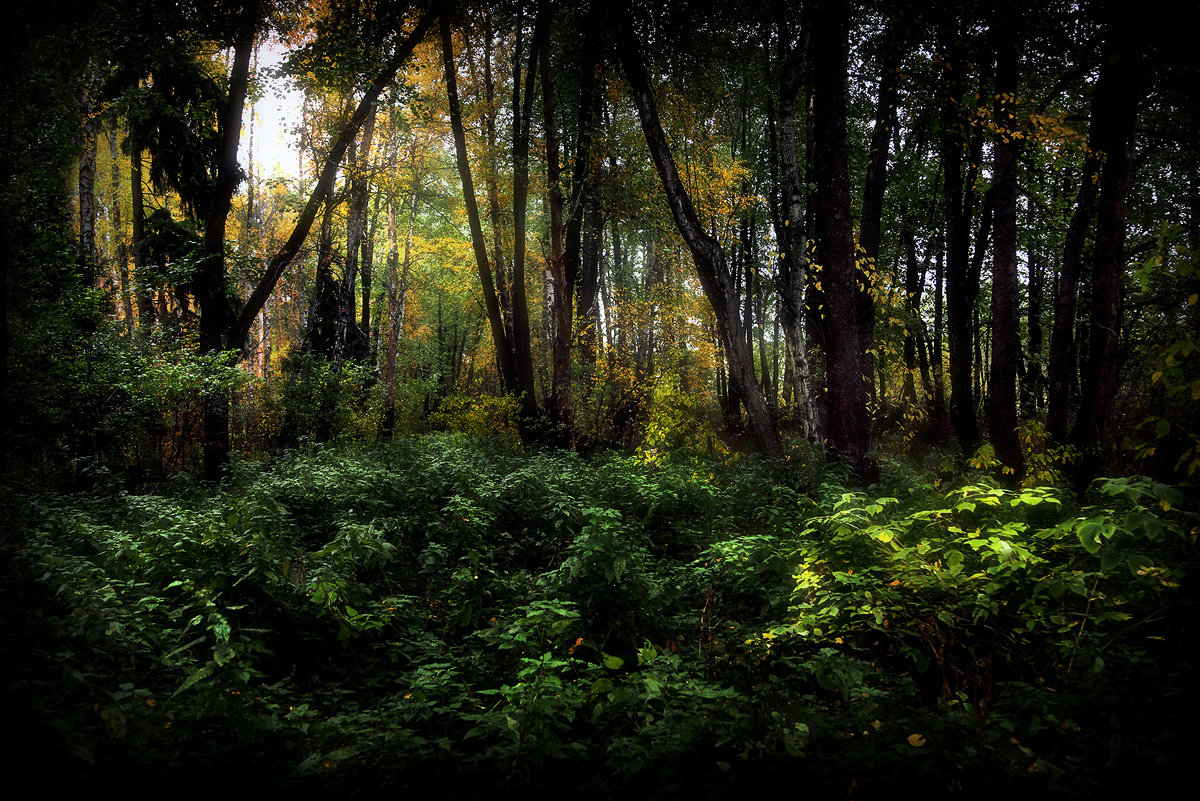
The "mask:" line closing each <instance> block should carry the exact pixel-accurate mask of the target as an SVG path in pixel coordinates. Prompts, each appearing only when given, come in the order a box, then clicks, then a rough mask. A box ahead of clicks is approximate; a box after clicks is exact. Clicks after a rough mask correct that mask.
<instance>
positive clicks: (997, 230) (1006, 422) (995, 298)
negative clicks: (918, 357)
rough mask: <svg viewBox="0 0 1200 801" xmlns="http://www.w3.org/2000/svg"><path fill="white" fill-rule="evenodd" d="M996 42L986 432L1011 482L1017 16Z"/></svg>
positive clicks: (1017, 338)
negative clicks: (991, 258) (990, 320)
mask: <svg viewBox="0 0 1200 801" xmlns="http://www.w3.org/2000/svg"><path fill="white" fill-rule="evenodd" d="M1001 13H1002V14H1003V13H1004V12H1001ZM996 32H997V35H998V36H997V39H998V41H997V44H996V59H997V67H996V101H995V111H994V119H995V122H996V136H995V142H994V144H993V145H992V153H993V157H994V160H995V161H994V168H993V174H992V190H991V191H992V192H994V202H995V209H994V212H993V215H994V217H993V221H992V229H993V234H992V236H993V242H994V247H993V260H992V358H991V369H990V375H989V377H988V396H987V397H988V405H987V415H988V433H989V435H990V437H991V440H992V447H993V448H994V449H995V451H996V456H997V457H998V458H999V459H1000V462H1001V463H1002V464H1003V465H1004V467H1005V468H1006V473H1007V474H1008V475H1009V476H1010V478H1011V481H1012V483H1018V482H1020V480H1021V479H1022V478H1023V477H1024V473H1025V464H1024V458H1023V457H1022V455H1021V443H1020V440H1019V438H1018V437H1017V364H1018V362H1019V361H1020V358H1021V334H1020V325H1019V322H1018V320H1019V316H1018V308H1017V307H1018V301H1017V152H1018V149H1019V139H1018V136H1017V135H1018V134H1019V131H1018V130H1017V125H1016V117H1015V108H1016V103H1017V97H1016V93H1017V69H1018V67H1017V34H1016V20H1014V19H1003V20H1001V21H1000V22H999V23H998V28H997V30H996Z"/></svg>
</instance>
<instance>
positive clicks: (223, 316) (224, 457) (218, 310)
mask: <svg viewBox="0 0 1200 801" xmlns="http://www.w3.org/2000/svg"><path fill="white" fill-rule="evenodd" d="M242 13H243V17H242V20H241V25H240V30H239V32H238V37H237V41H236V42H235V44H234V52H233V63H232V65H231V67H230V71H229V90H228V92H229V93H228V96H227V97H226V100H225V104H224V108H223V109H222V110H221V117H220V121H219V131H220V137H221V146H220V161H219V163H218V167H217V177H216V185H215V187H214V188H213V196H212V201H211V204H210V205H209V208H208V209H206V210H205V214H204V238H203V246H204V256H203V259H202V261H201V263H200V269H199V270H198V271H197V273H196V278H195V280H194V281H193V290H194V293H195V296H196V300H197V303H198V304H199V306H200V353H201V354H202V355H205V356H216V354H218V353H220V352H221V351H222V350H223V349H224V348H225V346H226V342H225V336H224V335H225V333H226V332H227V331H228V329H229V326H230V324H231V323H232V322H233V309H232V308H231V307H230V304H229V298H228V296H227V295H226V290H225V276H226V270H225V225H226V221H227V219H228V216H229V209H230V207H231V205H232V202H233V194H234V192H236V191H237V187H238V184H239V183H240V181H241V172H240V170H239V168H238V157H237V156H238V144H239V143H240V141H241V135H242V111H243V108H244V105H245V101H246V91H247V88H248V87H249V82H250V58H251V55H252V54H253V52H254V32H255V26H256V24H257V21H258V20H257V17H258V3H257V2H254V3H250V4H249V5H248V6H247V7H246V8H245V9H244V10H243V12H242ZM256 311H257V310H256ZM247 330H249V328H248V327H247ZM229 402H230V396H229V393H228V391H227V390H225V389H223V388H218V389H210V390H208V391H207V392H205V393H204V399H203V404H204V476H205V478H207V479H208V480H210V481H215V480H217V479H219V478H220V477H221V476H222V474H223V473H224V470H225V465H226V464H227V463H228V461H229V444H230V441H229Z"/></svg>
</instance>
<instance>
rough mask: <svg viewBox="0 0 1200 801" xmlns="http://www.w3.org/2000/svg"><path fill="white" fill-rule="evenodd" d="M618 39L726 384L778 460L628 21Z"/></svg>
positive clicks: (722, 284)
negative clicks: (707, 309) (725, 369)
mask: <svg viewBox="0 0 1200 801" xmlns="http://www.w3.org/2000/svg"><path fill="white" fill-rule="evenodd" d="M620 36H621V41H620V56H621V62H622V65H623V66H624V68H625V74H626V77H627V78H628V80H629V82H630V90H631V93H632V95H633V100H634V104H635V105H636V106H637V112H638V119H639V120H640V122H641V126H642V133H643V134H644V135H645V138H646V144H647V146H648V147H649V149H650V155H651V157H652V158H653V160H654V164H655V167H656V168H657V170H658V175H659V179H660V181H661V182H662V185H663V189H664V191H665V192H666V195H667V202H668V204H669V205H670V207H671V214H672V216H673V218H674V220H675V226H676V228H677V229H678V230H679V233H680V234H681V235H682V236H683V238H684V241H685V242H686V243H687V246H688V249H689V251H691V255H692V261H693V263H694V264H695V266H696V272H697V274H698V276H699V279H700V285H701V287H703V289H704V294H705V297H707V298H708V301H709V304H710V305H711V306H712V308H713V312H714V314H715V316H716V320H717V331H718V333H719V334H720V337H721V342H722V344H723V346H724V347H725V352H726V354H727V355H728V358H729V379H730V383H731V384H732V386H733V388H734V390H735V391H736V392H737V394H738V397H739V398H741V400H742V403H743V404H744V405H745V407H746V412H747V418H748V423H749V428H750V434H751V436H752V437H753V438H754V441H755V444H756V445H757V447H758V449H759V451H761V452H762V453H763V455H765V456H767V457H770V458H774V459H782V458H783V444H782V442H781V441H780V439H779V431H778V430H777V429H776V427H775V421H774V420H773V419H772V417H771V412H770V409H769V408H768V407H767V403H766V400H765V399H764V398H763V394H762V389H761V387H759V385H758V382H757V381H756V380H755V377H754V366H753V364H752V363H751V361H750V353H749V352H748V348H747V347H746V335H745V332H744V331H743V329H742V323H741V320H740V318H739V314H738V312H739V309H738V304H737V296H736V294H735V293H734V291H733V276H732V275H731V273H730V271H729V265H728V263H727V261H726V256H725V251H724V249H723V248H722V247H721V245H720V244H719V243H718V242H717V241H716V239H714V238H713V237H711V236H709V235H708V234H707V233H705V231H704V229H703V227H702V226H701V224H700V220H699V218H698V217H697V216H696V210H695V208H694V207H693V205H692V199H691V197H690V196H689V195H688V193H687V189H685V188H684V185H683V182H682V181H681V180H680V178H679V173H678V170H677V169H676V167H675V160H674V158H673V157H672V156H671V152H670V149H669V148H668V146H667V138H666V134H665V133H664V132H663V129H662V124H661V123H660V122H659V117H658V104H657V102H656V101H655V98H654V93H653V92H652V90H651V88H650V77H649V75H647V73H646V68H645V66H644V65H643V64H642V54H641V47H640V45H639V43H638V41H637V38H636V35H635V34H634V32H633V30H632V27H631V25H630V21H629V19H628V16H625V17H623V18H622V21H621V25H620Z"/></svg>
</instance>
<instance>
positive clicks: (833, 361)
mask: <svg viewBox="0 0 1200 801" xmlns="http://www.w3.org/2000/svg"><path fill="white" fill-rule="evenodd" d="M848 14H849V11H848V8H847V5H846V3H845V2H840V1H839V2H833V3H821V4H818V5H817V6H816V7H815V8H814V9H813V11H812V15H813V16H812V45H811V47H812V58H813V128H814V138H815V140H816V148H815V152H814V153H813V159H814V163H815V167H816V174H815V178H816V184H817V256H818V259H819V260H820V262H821V276H822V280H823V283H824V284H825V307H826V315H827V316H828V321H827V325H826V334H825V341H826V355H825V374H826V383H827V387H828V389H827V398H828V419H829V440H830V442H831V443H832V444H833V447H834V448H836V449H837V451H838V452H839V453H840V454H842V456H844V457H845V458H846V459H847V460H848V461H849V462H850V465H851V466H852V468H853V469H854V471H855V473H856V474H858V475H859V476H860V477H861V478H863V479H864V480H867V481H869V480H871V478H872V477H873V475H874V472H875V469H876V468H875V466H874V465H873V463H872V462H871V459H870V457H869V455H868V450H869V449H870V444H871V430H870V419H869V417H868V414H867V399H866V391H865V388H864V386H863V367H862V365H863V358H864V351H865V350H866V348H865V343H863V342H861V341H860V339H859V336H860V334H861V332H862V326H861V325H860V324H859V320H858V315H859V306H858V281H857V275H856V267H855V258H854V239H853V234H852V229H851V225H852V220H851V212H850V175H849V167H848V164H847V152H846V87H845V85H846V67H847V61H846V48H847V37H848Z"/></svg>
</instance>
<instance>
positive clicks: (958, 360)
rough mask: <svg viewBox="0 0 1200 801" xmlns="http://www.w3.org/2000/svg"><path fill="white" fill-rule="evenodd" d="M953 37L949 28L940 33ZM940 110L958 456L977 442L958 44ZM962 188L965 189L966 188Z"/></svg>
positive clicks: (950, 51) (951, 52) (948, 62)
mask: <svg viewBox="0 0 1200 801" xmlns="http://www.w3.org/2000/svg"><path fill="white" fill-rule="evenodd" d="M946 33H947V34H948V35H949V37H951V38H952V37H954V36H955V35H956V34H954V33H953V32H949V31H948V32H946ZM946 50H947V52H946V59H945V70H946V74H945V76H944V82H945V95H944V99H943V108H942V167H943V173H944V181H943V186H944V191H943V201H944V203H945V209H946V263H945V284H946V328H947V333H948V334H949V350H950V422H951V424H952V425H953V426H954V433H955V436H956V437H957V438H958V442H959V445H960V446H961V448H962V451H963V453H964V454H970V453H971V452H973V451H974V450H975V448H976V446H978V444H979V426H978V423H977V421H976V418H975V402H974V396H973V394H972V386H971V342H972V332H971V312H972V308H973V306H974V294H975V293H974V292H973V291H972V286H971V283H972V282H971V281H970V265H969V263H968V250H967V248H968V245H969V228H970V213H969V206H968V204H967V202H966V201H965V199H964V197H963V191H964V190H963V175H962V160H963V146H964V144H965V136H964V131H963V126H964V121H963V115H962V111H961V108H960V106H961V102H962V94H963V76H962V71H963V68H964V64H963V61H964V59H965V54H964V53H963V52H962V48H961V45H960V44H958V43H956V44H953V45H947V47H946ZM967 191H968V192H969V191H970V189H969V188H968V190H967Z"/></svg>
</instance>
